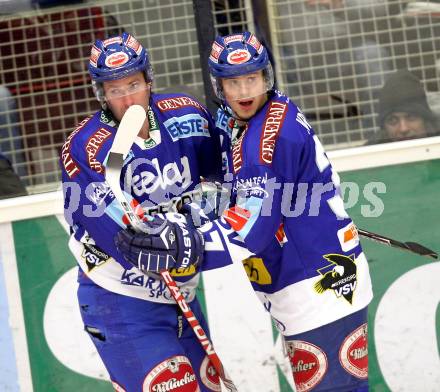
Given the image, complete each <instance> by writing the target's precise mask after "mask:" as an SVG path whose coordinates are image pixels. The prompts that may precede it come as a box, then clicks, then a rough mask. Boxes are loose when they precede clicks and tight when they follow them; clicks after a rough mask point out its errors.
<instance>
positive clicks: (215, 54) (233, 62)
mask: <svg viewBox="0 0 440 392" xmlns="http://www.w3.org/2000/svg"><path fill="white" fill-rule="evenodd" d="M208 65H209V72H210V76H211V82H212V86H213V88H214V92H215V94H216V95H217V97H218V98H220V99H222V100H224V95H223V88H222V84H221V79H223V78H234V77H238V76H242V75H246V74H250V73H254V72H256V71H259V70H263V76H264V78H265V89H264V91H261V94H263V93H265V92H267V91H269V90H272V89H273V87H274V76H273V70H272V65H271V63H270V60H269V54H268V52H267V50H266V48H265V47H264V46H263V45H262V44H261V43H260V41H259V40H258V38H257V37H256V36H255V35H253V34H252V33H250V32H247V31H245V32H243V33H238V34H230V35H226V36H224V37H222V36H218V37H217V38H216V39H215V41H214V42H213V44H212V49H211V55H210V56H209V60H208Z"/></svg>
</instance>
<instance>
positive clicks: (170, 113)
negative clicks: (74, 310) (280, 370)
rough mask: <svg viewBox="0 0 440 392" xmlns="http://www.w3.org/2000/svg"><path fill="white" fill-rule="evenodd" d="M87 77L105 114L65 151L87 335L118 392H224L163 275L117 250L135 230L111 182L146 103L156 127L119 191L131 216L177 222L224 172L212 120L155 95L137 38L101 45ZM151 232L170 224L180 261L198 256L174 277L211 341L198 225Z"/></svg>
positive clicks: (82, 127)
mask: <svg viewBox="0 0 440 392" xmlns="http://www.w3.org/2000/svg"><path fill="white" fill-rule="evenodd" d="M89 72H90V76H91V79H92V85H93V89H94V92H95V94H96V97H97V99H98V100H99V102H100V104H101V106H102V110H99V111H98V112H97V113H95V114H94V115H92V116H89V117H87V118H86V119H84V120H83V121H82V122H81V123H80V124H79V125H78V127H77V128H76V129H75V130H74V131H73V132H72V133H71V134H70V135H69V137H68V138H67V140H66V142H65V143H64V145H63V147H62V152H61V167H62V180H63V191H64V198H65V217H66V220H67V222H68V223H69V225H70V226H71V233H72V235H71V239H70V241H69V246H70V249H71V251H72V252H73V254H74V256H75V258H76V260H77V262H78V264H79V267H80V268H79V277H78V281H79V289H78V300H79V306H80V311H81V316H82V319H83V322H84V327H85V330H86V331H87V332H88V334H89V335H90V338H91V339H92V341H93V343H94V344H95V346H96V348H97V351H98V353H99V355H100V356H101V358H102V360H103V362H104V364H105V366H106V368H107V370H108V373H109V375H110V378H111V381H112V383H113V386H114V388H115V390H117V391H127V392H130V391H148V392H150V391H170V390H173V391H174V390H175V391H182V392H183V391H186V392H195V391H219V390H220V384H219V378H218V375H217V374H216V372H215V370H214V368H213V367H212V366H211V363H210V361H209V360H208V357H207V356H206V354H205V352H204V350H203V348H202V346H201V345H200V343H199V341H198V339H197V338H196V336H195V335H194V332H193V331H192V329H191V328H190V326H189V324H188V323H187V321H186V320H185V319H184V318H183V317H182V314H181V312H180V311H179V308H178V307H177V305H176V304H175V302H174V300H173V298H172V297H171V295H170V293H169V291H168V289H167V288H166V286H165V283H164V281H163V280H162V279H160V276H159V274H158V273H157V272H158V270H159V269H162V268H163V266H159V265H158V266H157V268H156V269H155V270H152V271H149V272H147V273H144V271H140V270H139V269H137V268H136V267H134V266H133V265H132V264H130V263H129V262H127V261H126V260H125V259H124V258H123V257H122V255H121V253H120V252H119V251H118V249H117V248H116V246H115V244H114V243H113V237H114V236H115V234H116V233H118V232H119V231H121V229H126V228H127V224H128V221H127V220H126V219H125V218H124V216H123V212H122V210H121V208H120V207H119V205H118V203H117V201H116V200H115V197H114V195H113V193H112V191H111V189H110V188H109V186H108V184H107V183H106V182H105V177H104V173H105V170H106V159H107V156H108V153H109V150H110V148H111V145H112V141H113V139H114V136H115V133H116V131H117V128H118V124H119V122H120V121H121V119H122V117H123V115H124V113H125V111H126V110H127V109H128V108H129V107H130V106H131V105H134V104H137V105H141V106H142V107H143V108H144V109H145V111H146V112H147V120H146V121H145V123H144V125H143V127H142V130H141V131H140V133H139V135H138V138H137V140H136V141H135V143H134V144H133V146H132V148H131V151H130V153H129V154H128V156H127V158H126V159H125V162H124V165H123V169H122V173H121V188H122V189H124V191H125V192H126V194H127V197H129V198H131V199H132V205H133V207H136V206H137V205H140V206H141V207H142V208H138V211H139V213H140V214H141V215H142V213H145V214H148V215H154V214H155V213H158V212H159V213H167V212H168V211H171V213H170V212H168V215H167V216H168V217H170V216H174V214H173V213H172V211H175V210H176V206H177V205H179V204H182V203H187V202H190V201H192V200H193V199H194V198H196V197H198V195H199V193H200V189H199V183H200V177H201V176H203V177H207V178H208V177H210V176H216V175H219V174H220V173H221V167H220V161H221V155H220V147H219V143H218V141H214V140H213V138H212V135H211V131H212V130H214V129H215V125H214V123H213V120H212V117H211V116H210V114H209V113H208V111H207V110H206V108H205V107H203V106H202V105H201V104H200V103H199V102H198V101H196V100H195V99H193V98H192V97H189V96H186V95H184V94H166V95H164V94H155V93H153V92H151V85H152V82H153V73H152V68H151V65H150V60H149V56H148V53H147V51H146V49H145V48H144V47H143V46H142V45H141V44H140V42H138V41H137V40H136V38H135V37H133V36H132V35H130V34H128V33H123V34H122V36H116V37H111V38H108V39H106V40H104V41H100V40H98V41H96V42H95V44H94V45H93V47H92V50H91V56H90V62H89ZM175 219H177V222H178V221H179V216H178V215H176V216H175ZM153 222H154V223H151V222H150V223H148V224H149V225H153V224H156V223H157V222H159V223H161V224H162V223H164V222H165V223H164V225H165V227H166V228H168V229H169V230H170V231H172V232H173V235H174V236H175V237H174V238H175V243H174V245H175V250H176V251H177V253H178V251H180V252H182V251H183V252H184V251H186V250H187V248H188V247H189V248H191V250H192V257H191V260H190V263H191V264H190V265H189V266H188V268H185V269H183V268H179V267H180V265H181V263H176V264H174V265H168V267H172V268H171V269H170V272H171V274H172V275H173V276H174V278H175V280H176V281H177V282H178V285H179V286H180V289H181V292H182V293H183V295H184V296H185V298H186V301H187V302H189V303H190V304H191V307H192V310H193V312H194V313H195V314H196V317H197V318H198V320H199V321H200V323H201V325H202V327H203V328H204V330H205V331H207V326H206V322H205V321H204V318H203V315H202V313H201V310H200V305H199V304H198V302H197V299H196V297H195V289H196V286H197V284H198V278H199V275H198V272H199V265H198V264H197V261H198V260H199V258H200V256H201V254H202V251H203V237H202V236H201V235H200V234H199V233H198V232H197V231H195V229H191V227H187V228H186V229H185V230H186V231H185V235H182V229H181V226H179V225H178V224H176V223H173V222H171V221H168V220H167V221H162V220H161V219H160V218H157V219H155V220H154V221H153ZM145 224H147V223H145ZM183 227H185V226H184V222H183ZM126 232H127V233H129V232H130V230H127V231H126ZM179 247H180V248H179ZM176 259H177V257H176Z"/></svg>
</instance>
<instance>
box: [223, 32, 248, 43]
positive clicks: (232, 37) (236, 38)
mask: <svg viewBox="0 0 440 392" xmlns="http://www.w3.org/2000/svg"><path fill="white" fill-rule="evenodd" d="M242 39H243V34H234V35H230V36H228V37H225V38H224V41H225V44H229V43H231V42H235V41H241V40H242Z"/></svg>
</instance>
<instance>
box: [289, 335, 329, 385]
mask: <svg viewBox="0 0 440 392" xmlns="http://www.w3.org/2000/svg"><path fill="white" fill-rule="evenodd" d="M287 350H288V354H289V359H290V364H291V366H292V371H293V378H294V380H295V386H296V391H297V392H306V391H310V390H311V389H312V388H314V387H315V386H316V385H318V384H319V383H320V382H321V381H322V379H323V378H324V376H325V374H326V372H327V368H328V361H327V356H326V355H325V353H324V351H323V350H322V349H321V348H319V347H318V346H315V345H314V344H312V343H309V342H305V341H302V340H294V341H289V342H287Z"/></svg>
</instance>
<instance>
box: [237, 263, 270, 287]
mask: <svg viewBox="0 0 440 392" xmlns="http://www.w3.org/2000/svg"><path fill="white" fill-rule="evenodd" d="M242 262H243V266H244V269H245V270H246V274H247V276H248V278H249V280H250V281H251V282H255V283H258V284H261V285H264V284H271V283H272V276H271V275H270V273H269V271H268V270H267V268H266V266H265V265H264V261H263V259H261V258H259V257H249V258H247V259H245V260H243V261H242Z"/></svg>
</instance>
